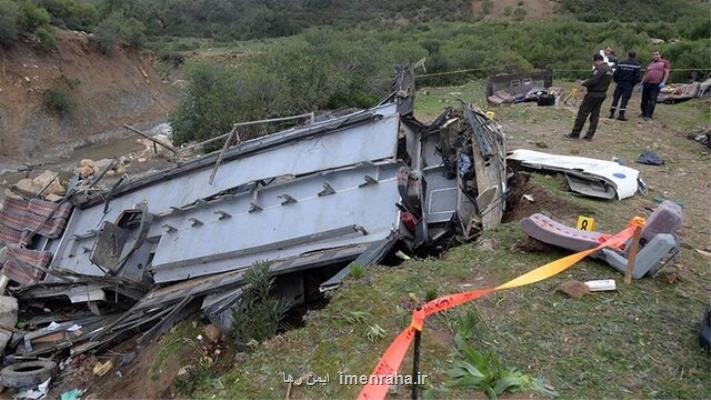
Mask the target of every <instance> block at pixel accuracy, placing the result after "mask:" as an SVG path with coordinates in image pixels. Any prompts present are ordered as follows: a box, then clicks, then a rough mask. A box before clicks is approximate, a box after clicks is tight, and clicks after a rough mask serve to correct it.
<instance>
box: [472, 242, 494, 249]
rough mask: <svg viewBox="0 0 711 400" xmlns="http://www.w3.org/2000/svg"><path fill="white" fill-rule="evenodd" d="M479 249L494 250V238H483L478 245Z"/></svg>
mask: <svg viewBox="0 0 711 400" xmlns="http://www.w3.org/2000/svg"><path fill="white" fill-rule="evenodd" d="M476 249H477V250H479V251H494V240H493V239H482V240H480V241H479V243H478V244H477V246H476Z"/></svg>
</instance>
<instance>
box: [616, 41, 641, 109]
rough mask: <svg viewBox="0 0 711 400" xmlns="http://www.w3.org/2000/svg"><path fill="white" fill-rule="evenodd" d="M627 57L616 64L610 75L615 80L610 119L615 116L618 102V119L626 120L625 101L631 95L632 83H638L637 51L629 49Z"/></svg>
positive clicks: (626, 101)
mask: <svg viewBox="0 0 711 400" xmlns="http://www.w3.org/2000/svg"><path fill="white" fill-rule="evenodd" d="M627 57H628V58H627V59H626V60H624V61H622V62H621V63H619V64H617V69H616V70H615V73H614V74H613V75H612V79H613V80H614V81H615V83H616V85H615V92H614V93H613V94H612V104H611V105H610V119H612V118H615V111H617V103H618V102H620V99H621V100H622V102H620V114H619V116H618V117H617V119H618V120H620V121H627V118H625V112H626V111H627V103H628V102H629V101H630V97H632V89H634V85H636V84H638V83H639V76H640V67H641V66H640V65H639V61H637V53H635V52H634V51H630V52H629V53H627Z"/></svg>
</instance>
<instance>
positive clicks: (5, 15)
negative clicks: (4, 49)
mask: <svg viewBox="0 0 711 400" xmlns="http://www.w3.org/2000/svg"><path fill="white" fill-rule="evenodd" d="M19 15H20V9H19V7H18V6H17V4H15V2H13V1H11V0H0V45H2V46H7V45H9V44H11V43H12V42H14V41H15V39H17V34H18V31H19V29H18V26H17V19H18V17H19Z"/></svg>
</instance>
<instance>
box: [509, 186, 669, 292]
mask: <svg viewBox="0 0 711 400" xmlns="http://www.w3.org/2000/svg"><path fill="white" fill-rule="evenodd" d="M682 223H683V216H682V210H681V207H680V206H679V205H678V204H677V203H674V202H673V201H669V200H666V201H664V202H662V203H661V204H660V205H659V206H658V207H657V208H656V209H655V210H654V212H652V214H651V215H650V216H649V218H647V222H646V223H645V225H644V228H643V229H642V232H641V235H640V250H639V251H638V253H637V259H636V262H635V268H634V271H633V273H632V277H633V278H634V279H640V278H642V277H643V276H645V275H647V274H649V275H652V276H654V275H656V273H657V272H659V270H660V269H661V267H663V266H664V265H666V264H667V263H668V261H669V260H672V261H673V259H674V258H675V257H676V255H677V254H678V251H679V241H678V239H677V235H676V233H677V231H678V230H679V229H680V228H681V226H682ZM521 228H522V229H523V231H524V232H526V234H528V235H529V236H531V237H532V238H534V239H537V240H540V241H541V242H544V243H548V244H552V245H554V246H558V247H562V248H565V249H568V250H572V251H576V252H577V251H583V250H588V249H592V248H594V247H595V246H597V245H598V244H599V243H600V242H601V241H602V238H603V237H604V236H603V235H604V234H602V233H599V232H586V231H580V230H577V229H575V228H572V227H569V226H566V225H563V224H561V223H559V222H557V221H555V220H553V219H551V218H549V217H547V216H545V215H543V214H533V215H531V216H530V217H528V218H524V219H523V220H521ZM630 242H631V239H630V241H628V242H627V244H626V245H625V248H624V249H623V250H622V251H619V250H616V249H603V250H602V251H600V252H597V253H595V254H594V255H593V257H595V258H598V259H601V260H603V261H605V262H607V263H608V264H609V265H610V266H611V267H613V268H614V269H616V270H617V271H619V272H621V273H624V272H625V269H626V267H627V257H628V256H629V251H630V247H631V246H629V244H630Z"/></svg>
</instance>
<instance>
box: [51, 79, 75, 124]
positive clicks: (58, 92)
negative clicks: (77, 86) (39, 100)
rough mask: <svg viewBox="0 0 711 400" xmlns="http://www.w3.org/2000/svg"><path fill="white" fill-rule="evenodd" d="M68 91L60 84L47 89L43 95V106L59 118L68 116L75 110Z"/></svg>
mask: <svg viewBox="0 0 711 400" xmlns="http://www.w3.org/2000/svg"><path fill="white" fill-rule="evenodd" d="M70 90H71V89H70V88H67V87H66V86H65V85H61V84H60V85H56V86H54V87H52V88H50V89H48V90H47V91H46V92H45V94H44V104H45V106H46V107H47V108H48V109H49V110H50V111H51V112H54V113H56V114H57V115H59V116H60V117H65V116H67V115H70V114H71V113H72V112H73V111H74V109H75V108H76V104H75V102H74V100H73V99H72V96H71V93H70Z"/></svg>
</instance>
